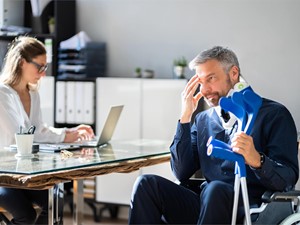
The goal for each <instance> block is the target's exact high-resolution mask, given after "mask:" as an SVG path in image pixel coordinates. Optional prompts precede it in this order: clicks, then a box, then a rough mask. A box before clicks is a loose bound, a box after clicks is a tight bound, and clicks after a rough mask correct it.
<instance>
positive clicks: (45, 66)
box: [29, 61, 48, 73]
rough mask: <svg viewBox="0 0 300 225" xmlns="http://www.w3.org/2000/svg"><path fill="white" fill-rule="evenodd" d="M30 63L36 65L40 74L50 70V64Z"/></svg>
mask: <svg viewBox="0 0 300 225" xmlns="http://www.w3.org/2000/svg"><path fill="white" fill-rule="evenodd" d="M29 63H31V64H32V65H34V66H35V67H36V68H37V69H38V72H39V73H42V72H45V71H46V70H47V69H48V64H46V65H44V66H43V65H40V64H38V63H36V62H33V61H30V62H29Z"/></svg>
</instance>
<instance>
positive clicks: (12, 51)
mask: <svg viewBox="0 0 300 225" xmlns="http://www.w3.org/2000/svg"><path fill="white" fill-rule="evenodd" d="M46 70H47V63H46V49H45V46H44V44H43V43H42V42H40V41H39V40H37V39H36V38H33V37H28V36H20V37H17V38H16V39H15V40H14V41H13V42H12V43H11V44H10V46H9V50H8V52H7V54H6V57H5V62H4V67H3V69H2V74H1V77H0V79H1V82H0V119H1V123H0V129H1V130H2V132H1V135H0V149H1V148H3V147H4V146H9V145H10V144H14V143H15V138H14V134H15V133H17V132H18V131H19V127H20V126H22V127H24V128H29V127H30V126H32V125H34V126H35V127H36V130H35V133H34V134H35V135H34V141H35V142H52V143H59V142H74V141H76V140H79V139H81V140H83V139H91V138H93V137H94V132H93V130H92V128H91V127H90V126H87V125H79V126H77V127H74V128H54V127H49V126H47V125H46V124H44V123H43V122H42V115H41V109H40V97H39V93H38V91H37V90H38V84H39V80H40V79H41V78H42V77H43V76H45V75H46ZM33 203H35V204H38V205H39V206H40V207H41V208H42V213H41V214H40V215H39V217H38V218H37V214H36V211H35V210H34V208H33V207H32V204H33ZM47 203H48V192H47V191H31V190H21V189H13V188H3V187H0V206H1V207H3V208H5V209H6V210H7V211H8V212H10V213H11V214H12V216H13V219H12V222H13V223H14V224H48V216H47Z"/></svg>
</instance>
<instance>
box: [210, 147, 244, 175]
mask: <svg viewBox="0 0 300 225" xmlns="http://www.w3.org/2000/svg"><path fill="white" fill-rule="evenodd" d="M207 155H208V156H210V155H212V156H214V157H217V158H221V159H225V160H229V161H235V162H237V164H238V169H239V175H240V177H246V166H245V159H244V157H243V156H242V155H240V154H238V153H235V152H233V151H231V150H229V149H224V148H220V147H217V146H214V145H212V144H210V145H209V146H208V147H207Z"/></svg>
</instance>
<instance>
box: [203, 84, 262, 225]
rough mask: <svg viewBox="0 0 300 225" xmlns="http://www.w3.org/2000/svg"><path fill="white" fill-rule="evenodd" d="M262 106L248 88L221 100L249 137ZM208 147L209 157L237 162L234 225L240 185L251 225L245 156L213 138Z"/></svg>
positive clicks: (233, 224) (246, 214)
mask: <svg viewBox="0 0 300 225" xmlns="http://www.w3.org/2000/svg"><path fill="white" fill-rule="evenodd" d="M261 104H262V99H261V97H260V96H258V95H257V94H256V93H254V92H253V91H252V89H251V88H248V89H246V90H244V91H241V92H235V93H234V94H233V95H232V97H231V98H221V99H220V105H221V107H222V108H223V109H224V110H226V111H230V112H232V113H233V114H234V115H235V116H236V117H237V118H238V124H239V126H238V127H239V130H242V131H244V132H245V133H247V134H248V135H249V134H250V132H251V129H252V127H253V124H254V121H255V119H256V116H257V114H258V111H259V108H260V106H261ZM246 112H247V115H246ZM246 120H247V122H246ZM207 146H208V150H207V154H208V155H213V156H215V157H219V158H222V159H226V160H231V161H235V162H236V165H235V182H234V193H235V195H234V205H233V211H232V225H235V224H236V217H237V207H238V198H239V190H240V185H241V186H242V197H243V202H244V209H245V217H246V223H247V224H248V225H250V224H251V218H250V206H249V198H248V191H247V182H246V168H245V160H244V158H243V156H242V155H239V154H237V153H234V152H232V151H231V147H230V146H229V145H228V144H226V143H224V142H222V141H218V140H214V139H212V138H210V139H209V141H208V143H207Z"/></svg>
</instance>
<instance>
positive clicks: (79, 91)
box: [73, 81, 85, 124]
mask: <svg viewBox="0 0 300 225" xmlns="http://www.w3.org/2000/svg"><path fill="white" fill-rule="evenodd" d="M73 95H75V120H76V123H78V124H79V123H83V121H84V115H83V113H84V101H85V99H84V95H85V92H84V82H80V81H77V82H76V83H75V93H74V94H73Z"/></svg>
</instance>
